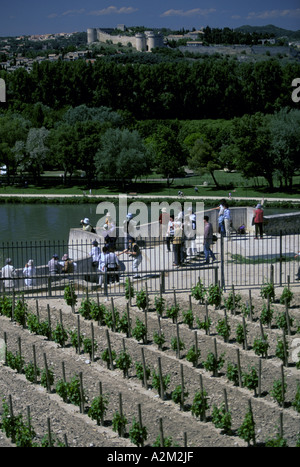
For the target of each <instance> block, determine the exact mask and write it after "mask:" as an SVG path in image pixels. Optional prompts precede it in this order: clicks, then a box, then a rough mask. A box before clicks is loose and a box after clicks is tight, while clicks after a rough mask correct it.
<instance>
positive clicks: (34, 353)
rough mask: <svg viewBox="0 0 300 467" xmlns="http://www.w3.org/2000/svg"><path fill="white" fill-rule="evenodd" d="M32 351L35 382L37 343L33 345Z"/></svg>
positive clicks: (35, 378)
mask: <svg viewBox="0 0 300 467" xmlns="http://www.w3.org/2000/svg"><path fill="white" fill-rule="evenodd" d="M32 353H33V368H34V383H35V384H36V383H37V364H36V351H35V345H34V344H33V346H32Z"/></svg>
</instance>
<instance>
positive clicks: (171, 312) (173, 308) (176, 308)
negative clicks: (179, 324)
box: [166, 305, 179, 323]
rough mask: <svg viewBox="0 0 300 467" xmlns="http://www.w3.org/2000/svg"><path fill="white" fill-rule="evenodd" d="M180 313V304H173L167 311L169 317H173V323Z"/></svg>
mask: <svg viewBox="0 0 300 467" xmlns="http://www.w3.org/2000/svg"><path fill="white" fill-rule="evenodd" d="M178 314H179V305H172V306H171V308H168V309H167V311H166V315H167V318H171V319H172V321H173V323H176V321H177V318H178Z"/></svg>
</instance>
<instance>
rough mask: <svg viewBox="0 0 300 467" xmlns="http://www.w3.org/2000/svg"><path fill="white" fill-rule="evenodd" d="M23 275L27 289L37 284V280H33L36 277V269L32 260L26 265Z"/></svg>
mask: <svg viewBox="0 0 300 467" xmlns="http://www.w3.org/2000/svg"><path fill="white" fill-rule="evenodd" d="M23 275H24V276H25V281H24V282H25V285H26V286H27V287H33V286H34V285H35V283H36V281H35V279H33V277H34V276H35V275H36V269H35V266H34V262H33V260H32V259H30V260H29V261H28V263H26V264H25V267H24V269H23Z"/></svg>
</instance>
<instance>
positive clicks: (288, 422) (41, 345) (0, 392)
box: [0, 288, 300, 448]
mask: <svg viewBox="0 0 300 467" xmlns="http://www.w3.org/2000/svg"><path fill="white" fill-rule="evenodd" d="M281 290H282V289H279V288H278V289H276V297H277V300H276V302H275V303H274V304H272V306H273V307H274V309H275V313H277V312H282V311H284V306H283V305H280V304H279V301H278V297H279V296H280V293H281ZM292 290H293V289H292ZM293 292H294V298H293V301H292V303H291V306H290V309H289V314H290V316H291V317H293V318H294V323H293V326H292V333H291V335H287V336H286V339H287V342H288V344H289V349H290V350H292V349H293V347H292V345H293V344H294V343H295V342H296V339H299V338H300V333H299V330H298V329H299V327H300V293H299V289H297V288H295V289H294V290H293ZM237 293H240V294H241V295H242V303H246V301H247V300H248V298H249V295H248V291H240V292H237ZM225 296H226V294H225ZM90 298H91V300H95V301H96V298H95V297H93V296H91V297H90ZM164 298H165V300H166V308H167V307H168V306H171V305H172V304H174V296H173V294H166V295H164ZM176 300H177V303H178V304H179V305H180V315H179V319H178V323H179V326H178V329H179V336H180V339H181V340H182V341H183V342H184V345H185V348H184V349H183V350H181V352H180V355H179V356H178V355H176V352H175V351H174V350H172V348H171V339H172V337H176V335H177V334H176V324H174V323H173V322H172V320H171V319H169V318H167V317H166V315H165V314H164V315H163V317H162V318H161V320H160V325H161V331H162V332H163V333H164V335H165V339H166V341H165V343H164V346H163V349H162V350H159V349H158V347H157V345H156V344H155V343H154V342H153V334H154V332H156V331H158V317H157V313H156V311H155V309H154V296H153V295H150V304H149V311H148V313H147V326H148V334H147V338H148V341H147V344H143V343H142V342H138V341H137V340H136V339H134V338H133V337H130V338H128V337H126V335H125V334H122V333H118V332H113V331H112V330H111V329H109V338H110V342H111V347H112V349H113V350H114V351H115V352H116V354H117V355H118V354H119V353H120V352H121V350H122V349H123V345H125V347H126V350H127V351H128V352H129V354H130V356H131V358H132V365H131V368H130V370H129V377H128V378H124V377H123V373H122V371H120V370H118V369H114V370H113V371H112V370H110V369H108V368H107V365H106V363H105V362H104V361H103V360H102V358H101V354H102V352H103V351H104V350H105V349H106V348H107V346H108V344H107V331H108V327H107V326H105V325H103V326H100V325H99V324H98V323H97V322H95V321H91V320H87V319H84V318H83V317H82V316H81V315H80V314H79V313H78V310H79V307H80V305H81V299H79V300H78V303H77V305H76V308H75V313H73V312H72V310H71V307H70V306H68V305H66V303H65V301H64V299H51V300H49V299H39V300H38V307H39V315H40V321H45V320H48V316H49V315H48V310H47V305H49V310H50V319H51V327H52V329H54V328H55V327H56V324H57V323H59V322H60V316H61V317H62V322H63V326H64V328H65V329H66V330H71V329H72V330H76V329H78V323H80V333H81V334H82V335H84V336H85V337H91V336H92V332H93V333H94V339H95V341H96V342H97V346H98V348H97V350H96V352H95V358H94V361H91V359H90V356H89V355H88V354H84V353H83V351H82V350H81V352H80V354H78V353H77V352H76V350H75V348H74V347H72V346H71V344H70V342H68V343H67V345H66V346H65V347H61V346H60V345H58V344H56V343H55V342H54V341H52V340H49V339H47V338H46V337H43V336H40V335H36V334H33V333H31V332H29V330H28V329H26V328H25V329H24V328H23V327H22V326H20V325H19V324H17V323H15V322H12V321H11V320H10V319H9V318H7V317H4V316H0V339H3V338H4V333H6V334H5V335H6V338H7V350H8V351H11V352H13V353H17V352H18V351H19V343H21V351H22V356H23V358H24V360H25V364H28V363H29V362H30V361H31V362H32V361H33V346H35V350H36V358H37V365H38V367H39V368H40V369H41V370H42V369H44V367H45V356H46V361H47V365H48V368H50V369H51V370H52V371H53V373H54V377H55V382H54V384H53V385H52V387H51V392H48V391H47V390H46V389H45V388H44V387H43V386H41V384H40V381H39V380H38V384H34V383H30V382H29V381H28V380H27V379H26V378H25V375H24V374H19V373H17V372H16V371H15V370H12V369H11V368H9V367H8V366H5V365H4V364H3V362H2V363H1V364H0V375H1V378H0V397H1V399H3V398H4V399H5V400H6V401H8V399H9V396H11V398H12V402H13V410H14V413H15V414H19V413H22V414H23V416H24V417H26V416H27V407H30V414H31V422H32V426H33V428H34V430H35V432H36V441H37V442H39V443H40V441H41V439H42V438H43V436H44V435H45V434H47V420H48V418H49V420H50V424H51V432H52V433H53V435H54V436H55V437H56V438H58V439H59V440H60V441H64V440H65V439H67V442H68V446H70V447H90V446H94V447H109V448H120V447H134V445H133V444H132V442H131V441H130V439H129V436H128V432H129V430H130V428H131V425H132V420H133V418H135V419H136V420H138V416H139V415H138V406H139V404H140V407H141V414H142V423H143V425H144V426H145V427H146V428H147V433H148V436H147V440H146V442H145V446H153V443H154V442H155V439H156V438H157V436H158V435H159V422H160V419H162V421H163V429H164V436H165V437H172V440H173V445H174V444H176V445H178V446H181V447H182V446H184V440H185V439H186V445H187V446H188V447H239V446H240V447H243V446H247V443H246V442H245V441H244V440H243V439H241V438H240V437H239V436H238V434H237V430H238V428H239V427H240V426H241V424H242V423H243V421H244V417H245V414H246V412H247V411H248V407H249V400H250V401H251V405H252V409H253V416H254V422H255V434H256V443H257V445H260V446H264V444H265V442H266V440H267V439H268V438H273V437H275V435H276V433H278V430H279V420H280V414H281V413H282V414H283V418H282V420H283V435H284V438H285V439H286V440H287V444H288V446H291V447H292V446H295V445H296V443H297V439H298V436H299V432H300V414H299V413H298V412H297V411H296V410H295V409H294V407H293V405H292V403H293V401H294V399H295V395H296V391H297V382H298V381H299V380H300V369H297V368H296V365H295V362H294V361H293V359H292V354H291V352H290V355H289V364H288V366H287V367H284V375H285V381H286V383H287V391H286V396H285V401H286V402H285V407H284V408H281V407H280V406H279V404H278V403H277V402H276V401H275V400H274V398H272V396H271V394H270V390H271V388H272V385H273V382H274V381H275V380H278V379H280V378H281V364H282V362H281V360H280V359H279V358H277V357H276V356H275V350H276V345H277V338H282V331H281V330H280V329H278V327H276V324H275V322H274V324H273V326H272V328H271V329H269V328H268V327H267V326H264V332H265V333H266V334H267V335H268V341H269V343H270V348H269V352H268V358H267V359H265V358H262V359H261V360H260V358H259V357H258V356H257V355H255V353H254V351H253V349H252V344H253V340H254V338H255V337H260V325H259V321H258V317H259V315H260V311H261V308H262V303H263V300H262V298H261V297H260V295H259V291H258V290H256V291H252V300H253V305H254V315H253V316H254V319H253V321H252V322H250V321H249V320H248V319H247V320H246V323H247V329H248V331H249V332H248V336H247V342H248V350H244V349H243V347H242V345H241V344H238V343H237V341H236V338H235V336H236V333H235V330H236V327H237V325H238V324H241V323H242V315H241V313H239V312H237V313H236V314H235V315H233V314H232V313H230V312H229V313H228V312H227V318H228V322H229V323H230V326H231V334H230V339H229V342H224V340H223V338H222V337H221V336H219V335H218V334H217V332H216V324H217V322H218V320H219V319H223V318H224V306H222V307H221V308H220V309H215V307H213V306H209V307H208V311H209V316H210V317H211V319H212V326H211V329H210V334H209V335H206V334H205V332H204V331H203V330H200V329H199V328H198V326H197V325H196V318H199V320H200V321H203V320H204V316H205V305H202V304H199V303H198V302H196V301H195V300H194V299H192V301H191V303H192V310H193V313H194V317H195V320H194V326H193V328H192V329H190V328H189V327H188V326H187V325H186V324H184V323H183V321H182V311H183V310H188V309H189V308H190V302H189V296H188V295H187V294H179V293H178V294H177V295H176ZM100 302H101V303H103V304H104V305H105V306H106V307H107V308H109V309H110V308H111V300H110V299H108V300H107V301H105V299H103V298H101V299H100ZM27 303H28V311H29V312H31V313H35V312H36V301H35V300H32V299H31V300H28V301H27ZM126 304H127V301H126V300H125V298H123V297H116V298H114V307H115V310H116V311H119V312H120V314H121V313H123V311H125V310H126ZM129 310H130V318H131V322H132V327H134V326H135V323H136V319H137V318H139V319H140V320H141V321H142V322H145V313H144V312H143V311H142V310H139V309H138V307H137V306H136V302H135V298H133V300H132V304H131V306H130V308H129ZM60 313H61V315H60ZM195 333H196V334H197V339H198V348H199V350H200V352H201V354H200V357H199V361H198V365H197V367H193V365H192V364H191V363H190V362H188V361H187V359H186V354H187V351H188V350H189V349H190V348H191V347H192V345H193V344H194V342H195ZM19 338H20V340H19ZM214 342H216V344H217V351H218V355H221V354H223V353H224V359H225V363H224V366H223V368H222V369H221V370H220V372H219V375H218V376H217V377H216V376H212V374H211V372H209V371H207V370H205V368H204V366H203V362H204V361H205V360H206V358H207V355H208V353H209V352H213V351H214ZM298 347H299V351H300V345H298ZM142 349H143V350H144V356H145V361H146V365H147V366H148V367H149V368H151V370H153V369H155V370H156V371H157V369H158V360H159V359H158V357H160V362H161V368H162V373H163V374H164V375H166V374H169V375H170V384H169V386H168V388H167V389H166V394H165V397H164V399H162V398H160V397H159V395H158V393H157V391H156V390H155V389H154V388H153V387H152V384H151V382H152V379H151V378H150V379H149V381H148V388H145V387H144V386H143V384H142V382H141V381H140V380H139V379H138V378H137V376H136V370H135V365H134V363H135V362H142ZM237 349H239V355H240V362H241V368H242V371H245V372H249V369H250V367H251V366H255V367H256V368H258V363H259V360H260V361H261V363H262V381H261V397H257V396H255V395H254V392H253V391H252V390H248V389H247V388H244V387H239V386H235V385H234V384H233V383H232V382H231V381H229V380H228V378H227V375H226V369H227V365H228V363H229V362H232V363H236V362H237V355H238V353H237ZM63 365H64V369H65V374H66V378H67V380H68V381H70V380H71V378H72V377H73V376H75V375H79V374H80V373H82V381H83V387H84V391H85V394H86V397H87V401H86V402H85V408H84V413H81V411H80V410H79V407H78V406H75V405H73V404H69V403H65V402H63V400H62V398H61V397H60V396H59V395H58V394H57V393H56V391H55V385H56V383H57V381H58V380H60V379H62V377H63V376H62V375H63V373H62V368H63ZM182 374H183V377H184V385H185V390H186V391H187V392H188V397H187V399H186V401H185V410H184V411H183V410H180V406H179V405H178V404H175V403H174V402H173V401H172V399H171V394H172V391H174V389H175V388H176V386H178V385H180V384H181V381H182V380H181V377H182ZM200 375H202V382H203V387H204V389H205V390H206V391H207V393H208V397H209V400H208V403H209V409H208V410H207V420H206V422H205V421H200V420H199V419H196V418H195V417H194V416H193V415H192V414H191V411H190V408H191V404H192V402H193V398H194V395H195V393H196V391H198V390H199V389H200ZM100 382H101V383H102V391H103V393H104V394H105V395H107V396H108V399H109V403H108V409H107V412H106V414H105V417H104V425H103V426H98V425H97V424H96V422H95V421H94V420H92V419H91V418H90V417H89V416H88V414H87V412H88V409H89V407H90V405H91V401H92V400H93V398H94V397H96V396H97V395H98V394H99V383H100ZM224 390H226V394H227V399H228V408H229V410H230V412H231V417H232V433H231V435H226V434H224V433H223V431H222V430H221V429H220V428H216V427H215V425H214V424H213V423H212V419H211V415H212V409H213V406H214V405H217V406H218V407H219V406H220V405H221V404H222V403H223V402H224V394H225V392H224ZM120 394H121V396H122V403H123V412H124V414H125V415H126V417H127V420H128V424H127V428H126V434H125V436H124V437H119V436H118V434H117V433H116V432H114V431H113V429H112V418H113V415H114V413H115V412H116V411H117V410H119V397H120ZM2 414H3V407H2V405H1V407H0V420H1V417H2ZM6 446H12V447H13V446H15V445H14V444H13V443H12V442H11V441H10V440H8V439H7V438H6V437H5V434H4V433H3V431H1V432H0V447H6Z"/></svg>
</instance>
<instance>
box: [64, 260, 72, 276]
mask: <svg viewBox="0 0 300 467" xmlns="http://www.w3.org/2000/svg"><path fill="white" fill-rule="evenodd" d="M63 272H68V273H70V272H74V264H73V261H72V260H71V259H67V260H66V261H65V264H64V266H63Z"/></svg>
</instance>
